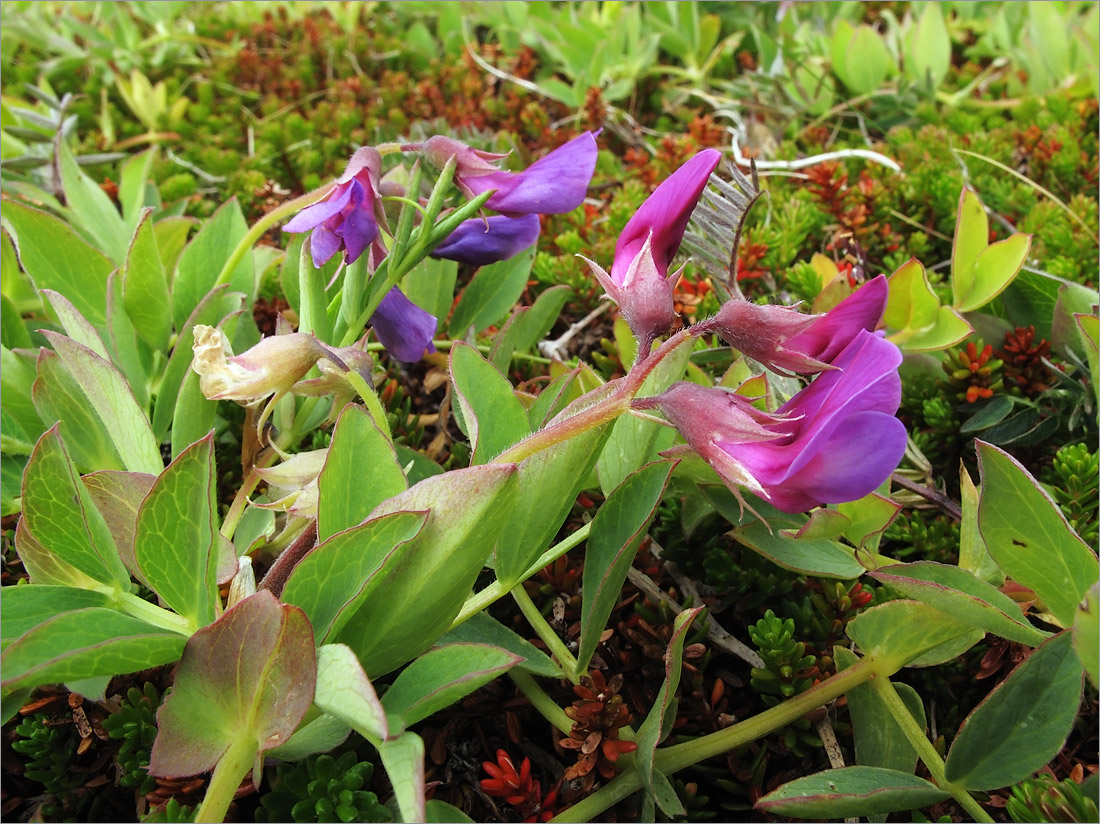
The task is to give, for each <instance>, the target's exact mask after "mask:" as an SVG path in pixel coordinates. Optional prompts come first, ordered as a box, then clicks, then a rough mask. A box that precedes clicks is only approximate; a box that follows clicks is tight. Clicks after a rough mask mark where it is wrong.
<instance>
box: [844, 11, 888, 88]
mask: <svg viewBox="0 0 1100 824" xmlns="http://www.w3.org/2000/svg"><path fill="white" fill-rule="evenodd" d="M835 54H836V53H835V52H834V56H835ZM844 63H845V65H844V75H843V76H842V77H841V80H843V81H844V85H845V86H847V87H848V88H849V89H851V90H852V91H853V92H855V93H856V94H870V93H871V92H873V91H877V90H878V87H879V86H881V85H882V83H883V81H884V80H885V79H886V76H887V75H888V74H889V73H890V72H891V70H893V69H894V58H893V57H892V56H891V55H890V51H889V50H888V49H887V48H886V44H885V43H884V42H883V41H882V38H881V37H880V36H879V34H878V32H876V31H875V30H874V29H872V28H871V27H870V26H868V25H860V26H857V27H856V30H855V33H854V34H853V35H852V38H851V40H849V41H848V46H847V57H846V58H845V61H844Z"/></svg>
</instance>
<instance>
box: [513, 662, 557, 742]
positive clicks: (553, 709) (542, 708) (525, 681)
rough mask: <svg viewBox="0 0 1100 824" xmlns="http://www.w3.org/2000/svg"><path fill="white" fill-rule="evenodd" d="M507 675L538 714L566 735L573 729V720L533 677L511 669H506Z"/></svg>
mask: <svg viewBox="0 0 1100 824" xmlns="http://www.w3.org/2000/svg"><path fill="white" fill-rule="evenodd" d="M508 677H510V678H511V679H512V680H513V681H515V682H516V686H517V687H519V689H520V692H522V693H523V694H524V695H525V696H527V700H528V701H530V702H531V706H532V707H534V708H535V709H536V710H538V711H539V714H540V715H541V716H542V717H543V718H545V719H546V720H547V721H549V722H550V723H551V724H553V725H554V726H555V727H557V728H558V729H559V730H561V731H562V732H564V733H565V734H566V735H568V734H569V732H570V731H571V730H572V729H573V721H572V720H571V719H570V718H569V716H568V715H566V714H565V710H563V709H562V708H561V707H559V706H558V705H557V702H555V701H554V700H553V699H552V698H551V697H550V696H549V695H547V694H546V691H545V690H543V688H542V687H540V686H539V685H538V684H536V683H535V679H534V678H532V677H531V676H530V675H529V674H527V673H526V672H524V671H523V670H518V669H512V670H509V671H508Z"/></svg>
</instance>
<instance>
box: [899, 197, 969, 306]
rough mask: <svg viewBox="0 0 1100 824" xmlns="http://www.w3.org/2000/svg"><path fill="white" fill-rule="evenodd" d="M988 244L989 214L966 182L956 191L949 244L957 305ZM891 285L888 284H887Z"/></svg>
mask: <svg viewBox="0 0 1100 824" xmlns="http://www.w3.org/2000/svg"><path fill="white" fill-rule="evenodd" d="M988 246H989V216H988V215H987V214H986V212H985V207H984V206H983V205H982V202H981V201H980V200H979V199H978V195H977V194H976V193H975V192H974V190H973V189H971V188H970V187H969V186H964V187H963V190H962V192H960V193H959V209H958V218H957V220H956V223H955V238H954V241H953V243H952V246H951V289H952V292H953V294H954V300H953V301H952V303H954V304H955V305H956V306H958V305H959V304H960V303H961V298H963V297H964V296H965V295H966V294H967V293H968V292H969V291H970V289H971V287H972V286H973V283H974V275H973V272H974V265H975V264H976V263H977V262H978V258H979V257H980V256H981V254H982V252H984V251H985V250H986V248H988ZM891 285H892V284H891Z"/></svg>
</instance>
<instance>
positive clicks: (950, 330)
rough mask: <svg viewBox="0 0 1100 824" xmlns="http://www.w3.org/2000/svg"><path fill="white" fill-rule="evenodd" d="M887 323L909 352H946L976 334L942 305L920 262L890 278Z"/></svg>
mask: <svg viewBox="0 0 1100 824" xmlns="http://www.w3.org/2000/svg"><path fill="white" fill-rule="evenodd" d="M883 321H884V322H885V323H886V325H887V326H888V327H890V328H891V329H896V330H898V331H896V332H893V333H891V334H890V335H889V339H890V340H891V341H893V342H894V343H896V344H897V345H898V346H900V347H902V348H903V349H904V350H905V351H908V352H923V351H933V350H937V349H946V348H947V347H948V346H953V345H955V344H956V343H958V342H959V341H961V340H964V339H965V338H966V337H967V335H969V334H970V333H971V332H973V331H974V328H973V327H972V326H971V325H970V324H969V323H968V322H967V321H966V320H965V319H964V318H963V317H962V316H960V315H959V314H958V313H957V312H956V311H955V310H954V309H952V308H951V307H949V306H941V305H940V300H939V298H938V297H936V293H935V292H934V291H932V286H931V284H929V282H928V274H927V273H926V272H925V271H924V267H923V266H921V264H920V261H918V260H916V259H911V260H909V261H908V262H907V263H906V264H904V265H903V266H902V267H901V268H900V269H898V270H897V271H896V272H894V274H892V275H890V297H889V299H888V300H887V302H886V313H885V315H884V316H883Z"/></svg>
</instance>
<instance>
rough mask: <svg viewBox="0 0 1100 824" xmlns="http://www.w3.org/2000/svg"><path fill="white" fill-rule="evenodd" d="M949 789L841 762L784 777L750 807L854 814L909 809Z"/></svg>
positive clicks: (796, 813)
mask: <svg viewBox="0 0 1100 824" xmlns="http://www.w3.org/2000/svg"><path fill="white" fill-rule="evenodd" d="M949 795H950V794H949V793H947V792H945V791H943V790H941V789H940V788H939V787H937V786H936V785H934V784H931V783H930V782H928V781H925V780H924V779H923V778H917V777H916V776H915V775H910V774H909V773H903V772H899V771H898V770H887V769H884V768H882V767H843V768H841V769H839V770H825V772H820V773H817V774H816V775H808V776H806V777H805V778H799V779H797V780H795V781H790V782H788V783H786V784H784V785H783V786H782V787H780V788H779V789H778V790H776V791H775V792H772V793H768V795H766V796H764V797H763V798H761V799H760V800H759V801H757V802H756V808H757V809H759V810H766V811H767V812H769V813H772V814H774V815H786V816H792V817H795V818H816V819H819V820H820V819H826V818H857V817H862V816H868V815H884V814H886V813H895V812H900V811H902V810H913V809H916V808H918V807H925V806H928V805H929V804H935V803H937V802H939V801H943V800H944V799H945V798H948V797H949Z"/></svg>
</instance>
